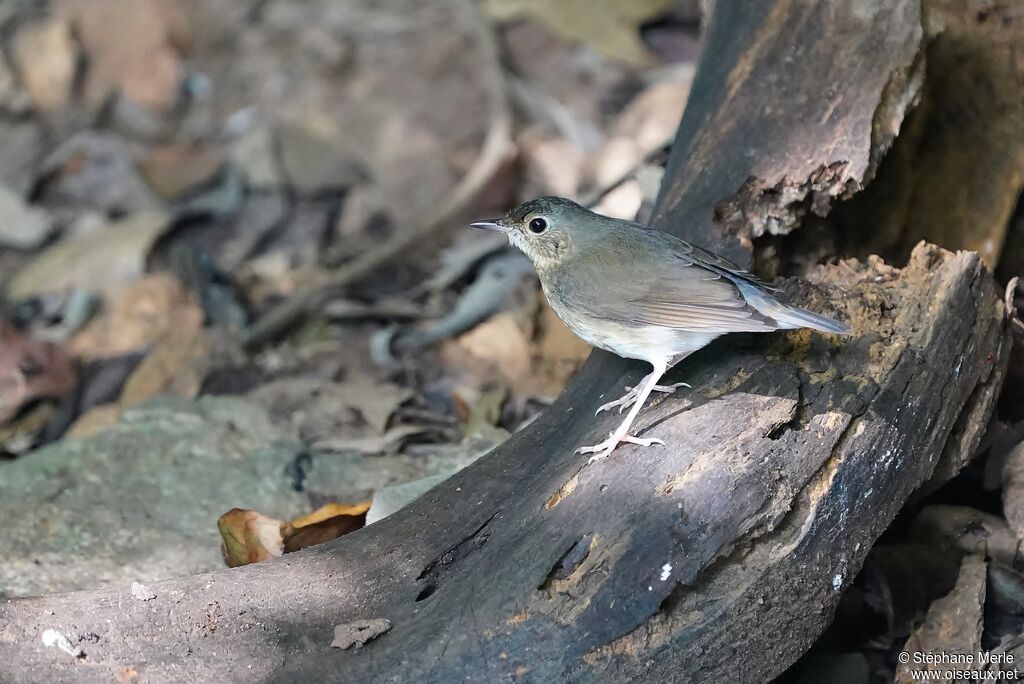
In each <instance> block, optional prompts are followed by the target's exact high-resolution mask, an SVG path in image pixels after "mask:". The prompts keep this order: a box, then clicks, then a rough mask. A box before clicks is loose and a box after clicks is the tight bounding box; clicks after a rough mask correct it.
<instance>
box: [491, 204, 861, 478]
mask: <svg viewBox="0 0 1024 684" xmlns="http://www.w3.org/2000/svg"><path fill="white" fill-rule="evenodd" d="M472 225H473V226H474V227H476V228H487V229H490V230H497V231H500V232H503V233H505V234H507V235H508V239H509V241H510V242H511V243H512V244H513V245H515V246H516V247H518V248H519V249H521V250H522V251H523V252H524V253H525V254H526V256H527V257H529V259H530V261H531V262H533V266H534V268H535V269H536V271H537V275H538V276H539V277H540V283H541V287H542V288H543V289H544V295H545V296H546V297H547V300H548V303H550V304H551V308H552V309H553V310H554V311H555V313H556V314H558V316H559V317H560V318H561V319H562V320H563V321H565V324H566V325H567V326H569V328H570V329H571V330H572V331H573V332H574V333H576V334H577V335H579V336H580V337H581V338H583V339H584V340H585V341H587V342H588V343H590V344H591V345H593V346H595V347H599V348H600V349H604V350H607V351H610V352H612V353H613V354H618V355H619V356H622V357H625V358H627V359H639V360H641V361H646V362H647V363H649V364H651V366H653V367H654V369H653V371H652V372H651V373H650V374H649V375H647V376H646V377H644V379H643V380H641V381H640V384H639V385H637V386H636V387H633V388H627V389H628V390H629V391H628V392H627V393H626V395H625V396H623V397H622V398H621V399H618V400H616V401H612V402H609V403H607V404H605V405H603V406H601V407H600V408H599V409H598V413H600V412H601V411H607V410H610V409H613V408H616V407H618V408H619V411H620V412H621V411H622V410H624V409H626V408H629V407H632V408H631V410H630V411H629V413H628V414H627V416H626V419H625V420H624V421H622V424H621V425H619V427H618V428H617V429H615V430H614V431H613V432H612V433H611V435H610V436H609V437H608V439H606V440H605V441H603V442H601V443H600V444H596V445H594V446H586V447H580V448H579V449H577V450H576V452H577V453H583V454H594V455H593V456H591V458H590V460H589V461H588V462H590V463H592V462H594V461H597V460H600V459H602V458H605V457H607V456H608V455H609V454H611V453H612V451H613V450H614V449H615V447H616V446H618V445H619V444H621V443H623V442H628V443H630V444H638V445H641V446H650V445H652V444H662V445H663V444H664V442H662V441H661V440H659V439H642V438H638V437H633V436H631V435H630V434H629V429H630V427H631V426H632V425H633V421H635V420H636V417H637V414H638V413H639V412H640V408H641V407H642V406H643V404H644V402H645V401H646V400H647V397H648V396H650V394H651V392H665V393H671V392H673V391H675V389H676V388H677V387H680V386H683V385H685V383H676V384H674V385H659V384H658V380H659V379H660V378H661V376H662V375H664V374H665V372H666V371H668V369H669V368H671V367H672V366H674V365H676V364H677V363H679V362H680V361H681V360H683V359H684V358H686V357H687V356H688V355H689V354H692V353H693V352H695V351H697V350H698V349H700V348H702V347H704V346H706V345H707V344H709V343H710V342H711V341H712V340H714V339H715V338H716V337H718V336H720V335H724V334H726V333H731V332H770V331H772V330H784V329H792V328H811V329H814V330H820V331H823V332H828V333H835V334H839V335H842V334H846V333H848V332H849V329H848V328H847V327H846V326H845V325H843V324H842V323H839V322H837V321H833V320H831V319H829V318H825V317H823V316H819V315H818V314H816V313H813V312H811V311H807V310H806V309H801V308H798V307H795V306H790V305H788V304H785V303H783V302H781V301H780V300H779V299H778V290H777V289H775V288H772V287H771V286H769V285H767V284H766V283H763V282H761V281H759V280H757V279H756V278H755V277H754V276H753V274H751V273H749V272H748V271H745V270H743V269H741V268H739V267H738V266H736V265H735V264H733V263H731V262H730V261H727V260H726V259H723V258H722V257H720V256H718V255H717V254H714V253H712V252H709V251H707V250H705V249H701V248H700V247H697V246H696V245H691V244H690V243H688V242H685V241H683V240H680V239H679V238H677V237H674V236H672V235H669V234H668V233H663V232H661V231H658V230H654V229H652V228H648V227H646V226H643V225H641V224H639V223H634V222H631V221H623V220H620V219H613V218H608V217H607V216H601V215H600V214H595V213H594V212H592V211H589V210H588V209H585V208H584V207H582V206H580V205H579V204H576V203H575V202H572V201H570V200H567V199H564V198H561V197H541V198H539V199H535V200H532V201H530V202H526V203H524V204H521V205H520V206H518V207H516V208H515V209H513V210H512V211H510V212H509V213H508V214H507V215H506V216H505V217H503V218H500V219H494V220H489V221H479V222H476V223H473V224H472ZM687 386H688V385H687Z"/></svg>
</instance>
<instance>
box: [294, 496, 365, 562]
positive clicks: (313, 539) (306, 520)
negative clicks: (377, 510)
mask: <svg viewBox="0 0 1024 684" xmlns="http://www.w3.org/2000/svg"><path fill="white" fill-rule="evenodd" d="M368 510H370V501H369V500H367V501H363V502H361V503H357V504H340V503H330V504H327V505H326V506H321V507H320V508H318V509H317V510H315V511H313V512H312V513H310V514H309V515H304V516H302V517H301V518H296V519H295V520H293V521H292V522H291V524H290V525H289V526H288V528H287V529H286V530H285V540H284V551H285V553H291V552H292V551H298V550H300V549H304V548H306V547H307V546H314V545H316V544H322V543H324V542H328V541H331V540H332V539H337V538H338V537H341V536H343V535H346V534H348V533H349V532H355V531H356V530H358V529H361V528H362V527H363V526H364V525H365V524H366V512H367V511H368Z"/></svg>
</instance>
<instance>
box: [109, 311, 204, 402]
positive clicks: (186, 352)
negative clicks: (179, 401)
mask: <svg viewBox="0 0 1024 684" xmlns="http://www.w3.org/2000/svg"><path fill="white" fill-rule="evenodd" d="M208 352H209V348H208V346H207V344H206V339H205V337H204V336H203V331H202V329H201V328H200V329H196V328H193V329H191V330H189V329H187V328H185V329H182V330H180V331H176V332H174V333H172V334H170V335H168V336H167V337H165V338H164V339H163V340H161V341H160V342H159V343H158V344H157V345H156V347H155V348H154V349H153V351H151V352H150V353H149V355H148V356H146V358H144V359H143V360H142V362H141V363H139V365H138V367H136V369H135V370H134V371H133V372H132V374H131V375H130V376H128V380H126V381H125V383H124V390H123V391H122V392H121V400H120V405H121V407H122V408H126V407H128V406H131V405H132V404H137V403H139V402H141V401H145V400H147V399H151V398H152V397H155V396H157V395H158V394H173V395H176V396H179V397H185V398H189V399H191V398H193V397H195V396H196V395H198V394H199V390H200V389H201V388H202V385H203V378H205V377H206V373H207V371H209V358H208V356H209V355H208Z"/></svg>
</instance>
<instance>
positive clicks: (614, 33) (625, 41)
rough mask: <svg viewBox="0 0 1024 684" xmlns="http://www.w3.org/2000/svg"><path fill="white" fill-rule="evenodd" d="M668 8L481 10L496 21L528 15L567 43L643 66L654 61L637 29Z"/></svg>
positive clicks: (582, 1) (656, 3)
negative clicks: (574, 43) (584, 45)
mask: <svg viewBox="0 0 1024 684" xmlns="http://www.w3.org/2000/svg"><path fill="white" fill-rule="evenodd" d="M671 4H672V0H628V2H624V1H623V0H485V1H484V10H485V11H486V12H487V13H488V14H490V15H491V16H492V17H494V18H495V19H499V20H504V19H510V18H512V17H517V16H521V15H524V14H525V15H528V16H530V17H532V18H534V19H536V20H537V21H539V22H540V23H542V24H544V26H546V27H547V28H548V29H550V30H551V31H553V32H555V33H556V34H558V35H559V36H561V37H562V38H565V39H566V40H571V41H575V42H580V43H588V44H590V45H593V46H594V47H595V48H597V49H598V50H599V51H601V52H602V53H603V54H605V55H606V56H608V57H612V58H615V59H619V60H622V61H624V62H629V63H631V64H637V65H640V66H646V65H650V64H653V63H654V62H655V58H654V55H653V54H651V52H650V51H649V50H648V49H647V47H646V46H645V45H644V43H643V41H642V40H640V26H641V25H643V24H644V23H646V22H647V21H649V20H651V19H653V18H654V17H657V16H658V15H659V14H661V13H662V12H663V11H664V10H665V9H666V8H667V7H668V6H669V5H671Z"/></svg>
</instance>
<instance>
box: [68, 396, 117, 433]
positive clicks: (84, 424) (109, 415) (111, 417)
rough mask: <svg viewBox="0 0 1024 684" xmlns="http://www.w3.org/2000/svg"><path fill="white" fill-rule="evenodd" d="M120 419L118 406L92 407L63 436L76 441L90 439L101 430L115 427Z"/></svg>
mask: <svg viewBox="0 0 1024 684" xmlns="http://www.w3.org/2000/svg"><path fill="white" fill-rule="evenodd" d="M120 419H121V407H120V406H119V405H118V404H103V405H101V406H93V407H92V408H91V409H89V410H88V411H86V412H85V413H83V414H82V415H80V416H79V417H78V418H77V419H76V420H75V422H74V423H72V424H71V427H69V428H68V429H67V432H65V433H64V436H65V437H73V438H78V439H81V438H83V437H91V436H92V435H95V434H96V433H97V432H100V431H101V430H106V429H107V428H108V427H111V426H113V425H117V421H118V420H120Z"/></svg>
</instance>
